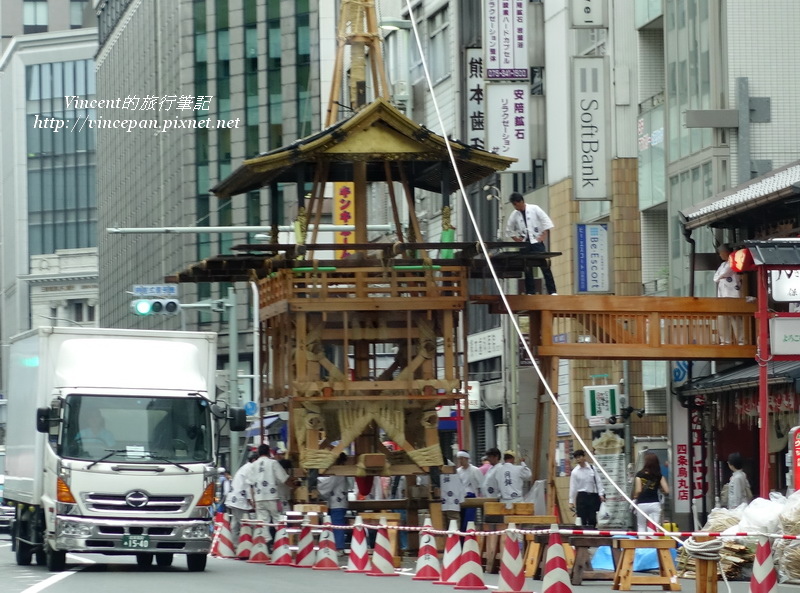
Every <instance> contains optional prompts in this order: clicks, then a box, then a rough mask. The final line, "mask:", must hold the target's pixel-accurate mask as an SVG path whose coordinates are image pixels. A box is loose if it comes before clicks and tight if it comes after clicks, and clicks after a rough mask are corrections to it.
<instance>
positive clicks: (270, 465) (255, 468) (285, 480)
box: [247, 445, 292, 547]
mask: <svg viewBox="0 0 800 593" xmlns="http://www.w3.org/2000/svg"><path fill="white" fill-rule="evenodd" d="M247 483H248V484H249V485H250V486H251V487H252V488H253V500H255V503H256V519H257V520H259V521H265V522H267V523H277V522H278V521H279V520H280V515H279V513H278V502H279V501H280V492H279V489H278V485H279V484H287V485H291V484H292V478H290V477H289V474H287V473H286V470H284V469H283V468H282V467H281V464H280V463H278V462H277V461H276V460H274V459H272V458H271V457H270V456H269V446H268V445H259V446H258V459H257V460H256V461H254V462H253V463H251V464H250V468H249V471H248V473H247ZM272 530H273V528H270V529H265V530H264V539H265V540H266V542H267V544H270V543H271V542H272V533H271V532H272ZM268 547H269V545H268Z"/></svg>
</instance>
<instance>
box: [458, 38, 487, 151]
mask: <svg viewBox="0 0 800 593" xmlns="http://www.w3.org/2000/svg"><path fill="white" fill-rule="evenodd" d="M483 75H484V72H483V50H481V49H480V48H468V49H467V54H466V64H465V71H464V80H466V81H467V93H466V95H467V97H466V98H467V118H466V119H467V122H466V123H467V133H466V134H465V135H464V136H463V137H465V138H466V143H467V144H469V145H470V146H472V147H473V148H478V149H480V150H486V109H485V107H486V88H485V87H486V82H485V81H484V79H483Z"/></svg>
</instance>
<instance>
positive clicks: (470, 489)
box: [456, 451, 483, 531]
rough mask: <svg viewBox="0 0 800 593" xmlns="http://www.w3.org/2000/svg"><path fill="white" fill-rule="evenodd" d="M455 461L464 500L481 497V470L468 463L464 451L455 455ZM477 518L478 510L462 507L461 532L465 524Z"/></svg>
mask: <svg viewBox="0 0 800 593" xmlns="http://www.w3.org/2000/svg"><path fill="white" fill-rule="evenodd" d="M456 461H457V462H458V469H456V472H457V473H458V477H459V478H461V482H462V483H463V484H464V488H465V490H466V492H465V493H464V498H476V497H478V496H483V494H482V493H481V486H482V485H483V474H482V473H481V470H480V469H479V468H477V467H475V466H474V465H472V463H470V456H469V453H467V452H466V451H459V452H458V453H456ZM477 517H478V509H477V508H476V507H462V509H461V531H465V530H466V528H467V523H469V522H470V521H473V522H474V521H475V520H476V519H477Z"/></svg>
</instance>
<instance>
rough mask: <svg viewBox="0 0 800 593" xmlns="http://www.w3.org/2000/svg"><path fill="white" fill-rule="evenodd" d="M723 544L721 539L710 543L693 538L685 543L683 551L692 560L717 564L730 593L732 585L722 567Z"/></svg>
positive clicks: (712, 540) (709, 541)
mask: <svg viewBox="0 0 800 593" xmlns="http://www.w3.org/2000/svg"><path fill="white" fill-rule="evenodd" d="M722 544H723V542H722V540H721V539H710V540H708V541H703V542H699V541H697V540H696V539H695V538H694V536H692V537H689V538H688V539H687V540H686V541H684V542H683V549H684V550H686V553H687V554H688V555H689V557H690V558H694V559H695V560H704V561H707V562H715V563H716V565H717V567H718V568H719V572H720V573H722V580H723V581H725V585H726V586H727V588H728V592H729V593H730V590H731V585H730V583H728V577H727V576H726V575H725V571H724V570H723V569H722V566H721V565H720V560H722V556H721V555H720V551H722Z"/></svg>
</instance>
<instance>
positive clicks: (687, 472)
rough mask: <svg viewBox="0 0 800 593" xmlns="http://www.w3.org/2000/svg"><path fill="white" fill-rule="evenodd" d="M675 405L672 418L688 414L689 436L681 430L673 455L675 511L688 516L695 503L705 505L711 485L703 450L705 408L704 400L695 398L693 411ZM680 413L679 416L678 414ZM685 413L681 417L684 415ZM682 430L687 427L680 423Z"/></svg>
mask: <svg viewBox="0 0 800 593" xmlns="http://www.w3.org/2000/svg"><path fill="white" fill-rule="evenodd" d="M677 402H678V400H677V398H676V399H675V403H673V418H675V417H676V416H677V417H678V418H680V417H681V416H683V418H686V415H687V414H688V420H689V434H688V438H687V435H686V433H685V432H684V431H683V430H681V431H680V433H682V434H678V436H677V437H674V442H675V452H674V455H673V466H674V468H675V469H674V473H673V478H672V479H673V486H674V488H673V489H674V492H675V494H674V496H673V503H674V510H675V512H676V513H688V512H690V511H691V505H692V503H694V504H696V505H701V504H702V499H703V497H704V496H705V495H706V491H707V489H708V481H709V475H708V473H709V468H708V466H707V465H706V462H705V451H704V446H703V444H704V443H703V407H704V406H705V403H706V402H705V398H704V397H702V396H697V397H695V402H694V403H695V406H693V407H692V409H691V410H686V409H685V408H682V407H681V406H680V404H679V403H677ZM677 410H680V412H678V413H677V415H676V414H675V412H676V411H677ZM681 412H682V413H681ZM677 424H678V425H679V426H682V427H685V424H681V423H680V420H679V421H678V422H677Z"/></svg>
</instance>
